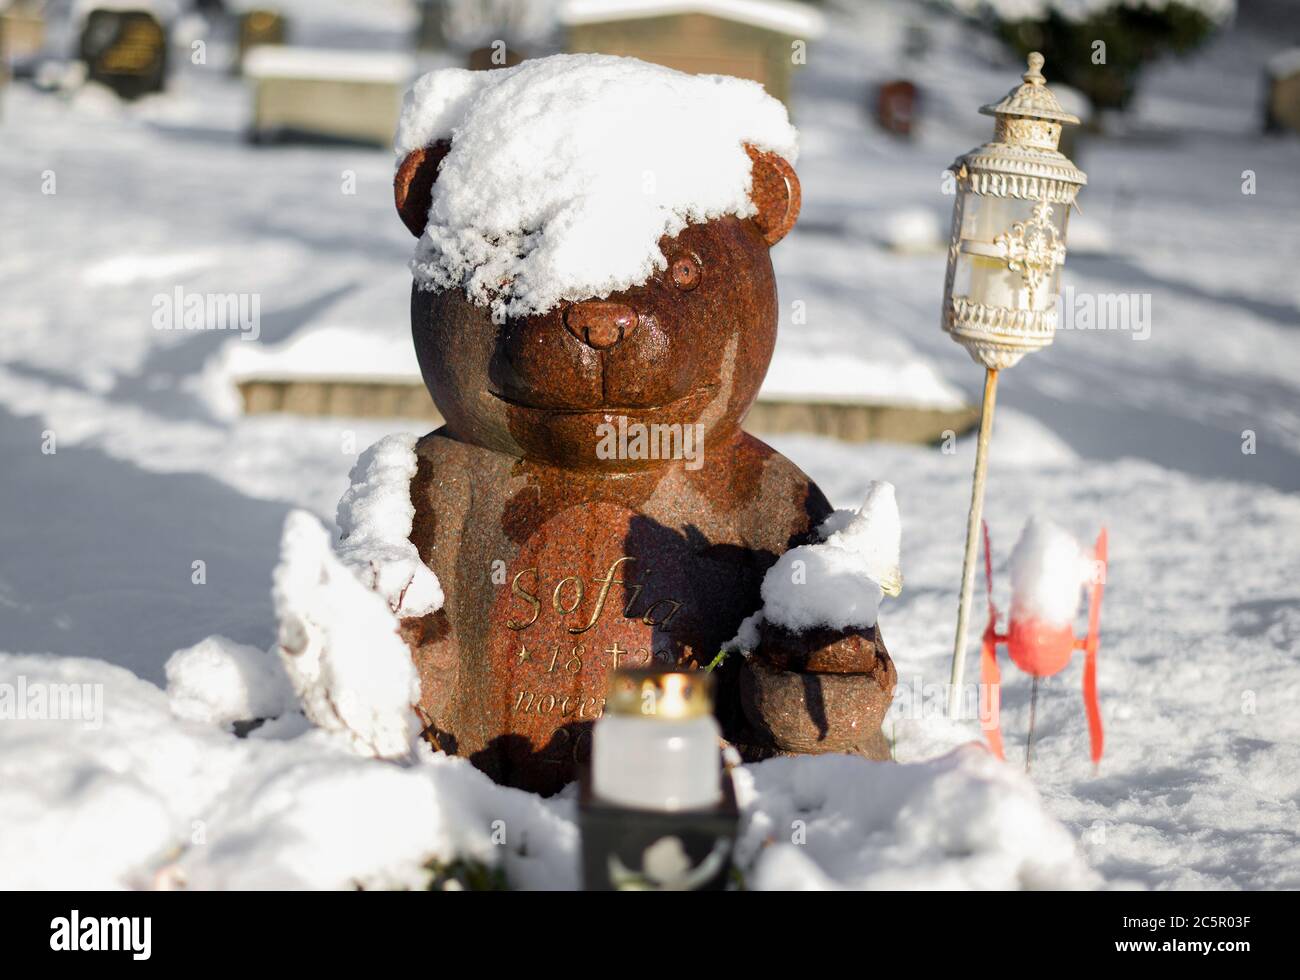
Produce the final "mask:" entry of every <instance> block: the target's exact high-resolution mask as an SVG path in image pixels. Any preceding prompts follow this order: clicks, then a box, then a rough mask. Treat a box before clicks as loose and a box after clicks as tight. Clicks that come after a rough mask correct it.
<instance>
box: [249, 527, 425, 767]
mask: <svg viewBox="0 0 1300 980" xmlns="http://www.w3.org/2000/svg"><path fill="white" fill-rule="evenodd" d="M272 597H273V598H274V600H275V611H276V616H277V618H278V620H279V623H280V628H279V643H280V656H281V658H282V660H283V662H284V666H285V670H286V672H287V673H288V675H289V678H290V680H291V681H292V682H293V686H294V690H296V691H297V693H298V697H299V700H301V702H302V707H303V711H304V712H305V713H306V715H307V717H308V718H310V719H311V720H312V721H313V722H315V723H316V724H317V725H318V726H320V727H321V728H324V729H326V730H327V731H331V732H336V733H339V734H341V735H342V736H343V737H344V739H345V740H346V741H347V742H348V744H349V745H350V746H351V748H352V749H353V750H354V751H356V752H358V753H359V754H364V755H372V756H376V757H379V758H397V757H404V756H407V755H409V753H410V751H411V743H412V742H413V741H414V740H415V738H416V737H417V736H418V734H419V732H420V728H421V726H420V724H419V721H418V719H417V718H416V715H415V712H414V710H413V708H412V706H413V705H414V704H416V703H417V702H418V701H419V700H420V681H419V677H418V676H417V674H416V672H415V666H414V664H413V663H412V662H411V654H410V650H409V649H408V648H407V646H406V643H405V642H404V641H403V640H402V638H401V637H400V636H399V635H398V632H397V619H396V617H395V616H394V615H393V611H392V609H390V608H389V605H388V602H387V601H385V599H384V598H383V597H382V596H381V595H379V594H377V593H375V592H372V591H371V590H370V589H368V588H367V587H366V586H365V585H363V584H362V583H361V582H359V581H358V580H357V578H356V577H355V576H354V575H353V574H352V572H351V571H350V570H349V569H348V568H347V566H345V565H344V564H343V563H342V562H341V561H339V559H338V558H337V557H335V555H334V552H333V551H332V550H331V549H330V541H329V535H328V534H327V533H326V531H325V528H324V527H323V526H322V525H321V523H320V521H318V520H317V519H316V518H314V517H312V516H311V515H310V514H308V513H307V512H306V511H293V512H292V513H290V514H289V516H288V518H287V519H286V520H285V523H284V537H283V539H282V541H281V545H280V564H279V565H278V566H276V569H275V574H274V587H273V589H272Z"/></svg>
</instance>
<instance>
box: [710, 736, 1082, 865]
mask: <svg viewBox="0 0 1300 980" xmlns="http://www.w3.org/2000/svg"><path fill="white" fill-rule="evenodd" d="M736 778H737V798H738V801H739V803H740V805H741V807H742V809H743V810H744V813H745V818H746V820H745V826H744V829H743V832H742V836H741V839H740V841H739V842H738V844H737V862H738V864H739V865H740V866H741V867H742V868H746V869H749V870H748V871H747V880H748V883H749V884H750V885H751V886H753V887H757V888H760V889H768V888H781V889H792V888H827V887H832V886H838V887H846V888H861V889H966V888H972V889H1021V888H1030V889H1039V888H1050V889H1061V888H1088V887H1095V886H1096V885H1098V884H1099V883H1100V880H1099V879H1098V877H1097V876H1096V875H1095V874H1094V873H1093V872H1092V871H1091V870H1090V869H1089V868H1088V866H1087V862H1086V861H1085V860H1084V858H1083V855H1082V853H1081V852H1080V851H1079V850H1078V848H1077V847H1076V846H1075V842H1074V839H1073V838H1072V837H1071V836H1070V834H1069V832H1068V831H1066V829H1065V828H1064V827H1063V826H1061V824H1060V823H1059V822H1058V821H1057V820H1056V819H1055V818H1054V817H1052V816H1051V815H1050V814H1049V813H1048V812H1047V809H1046V807H1045V806H1044V805H1043V801H1042V799H1041V797H1039V795H1038V793H1037V791H1036V790H1035V789H1034V786H1033V784H1032V783H1031V782H1030V781H1029V780H1028V779H1027V778H1026V777H1025V776H1024V775H1023V774H1022V773H1020V772H1018V771H1017V770H1016V769H1014V768H1013V767H1011V766H1008V765H1006V764H1004V763H1001V762H999V761H998V760H996V759H995V758H993V756H991V755H990V754H989V753H988V752H987V751H986V750H985V749H984V748H983V747H981V746H979V745H976V744H968V745H965V746H962V747H960V748H957V749H955V750H954V751H952V752H950V753H949V754H947V755H945V756H942V757H940V758H938V759H934V760H932V761H930V762H923V763H915V764H897V763H890V762H869V761H867V760H865V759H861V758H857V757H855V756H847V755H821V756H811V757H808V758H800V759H793V758H785V759H770V760H768V761H766V762H761V763H759V764H757V765H753V766H746V767H744V768H743V769H741V770H739V771H738V772H737V774H736ZM795 827H801V828H802V835H801V837H802V839H801V843H800V845H799V846H797V847H796V846H793V845H792V844H790V843H786V842H788V841H791V839H792V838H791V834H792V833H793V830H792V828H795ZM769 842H773V843H775V842H780V843H779V844H775V846H771V845H770V844H769Z"/></svg>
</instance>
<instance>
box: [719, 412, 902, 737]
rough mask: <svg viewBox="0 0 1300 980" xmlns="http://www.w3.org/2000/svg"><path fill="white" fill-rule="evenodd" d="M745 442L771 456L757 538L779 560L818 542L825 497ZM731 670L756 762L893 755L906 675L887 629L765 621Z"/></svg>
mask: <svg viewBox="0 0 1300 980" xmlns="http://www.w3.org/2000/svg"><path fill="white" fill-rule="evenodd" d="M744 438H745V439H746V440H748V445H746V446H745V452H746V453H747V454H751V453H752V454H759V455H762V456H764V457H765V458H764V461H763V472H762V480H761V484H760V486H761V490H760V493H759V494H758V496H757V499H756V506H755V507H754V508H753V509H752V510H751V513H750V514H749V515H748V517H749V520H750V527H749V528H748V529H747V530H748V531H749V533H748V534H747V537H748V538H749V539H750V540H751V541H752V542H753V543H754V544H755V545H757V546H759V547H761V548H763V549H764V550H769V549H770V551H771V553H773V554H774V555H776V556H778V557H779V556H780V555H781V554H782V553H784V552H785V551H787V550H789V549H790V548H792V547H796V546H798V545H800V544H806V543H809V542H812V541H814V540H816V528H817V526H818V525H819V524H820V523H821V522H822V521H823V520H825V519H826V517H827V516H829V515H830V513H831V511H832V508H831V505H830V503H829V502H828V501H827V499H826V496H825V494H823V493H822V491H821V489H820V488H819V487H818V486H817V484H816V483H814V482H813V481H812V480H811V479H809V477H808V476H807V475H806V474H805V473H804V472H803V471H802V470H800V469H799V467H797V466H795V465H794V463H792V462H790V461H789V460H788V459H786V458H785V457H784V456H782V455H781V454H780V453H778V452H776V450H774V449H772V448H771V447H770V446H767V445H766V444H765V443H763V442H761V441H760V440H758V439H754V438H753V437H752V436H748V435H746V436H745V437H744ZM733 659H734V658H733ZM728 673H729V674H730V675H731V676H730V678H729V680H730V681H731V683H730V684H729V685H728V686H729V687H730V688H731V689H732V690H733V691H734V692H735V697H737V699H738V700H739V706H740V708H741V711H742V713H743V717H744V723H743V726H742V728H743V730H741V731H738V732H736V735H737V736H738V737H737V738H736V739H735V741H737V742H738V743H740V744H741V745H742V746H743V748H742V754H744V755H746V756H747V757H749V758H763V757H765V756H769V755H777V754H788V753H823V752H853V753H857V754H861V755H865V756H867V757H869V758H874V759H887V758H889V746H888V743H887V742H886V741H885V739H884V736H883V735H882V734H881V731H880V724H881V721H882V720H883V718H884V715H885V712H886V711H887V710H888V708H889V704H890V701H891V700H892V698H893V692H894V687H895V685H896V683H897V680H898V676H897V673H896V671H895V669H894V665H893V661H892V660H891V659H890V657H889V652H888V651H887V650H886V649H885V645H884V641H883V639H882V638H881V635H880V629H879V626H873V627H871V628H870V629H859V630H829V629H823V630H811V631H807V632H803V633H790V632H788V631H786V630H784V629H782V628H780V627H777V626H774V625H772V624H768V623H765V624H764V625H763V627H762V629H761V634H760V642H759V645H758V649H757V650H755V651H753V652H752V653H751V654H750V655H749V656H748V657H746V658H744V659H743V661H741V662H739V663H737V664H736V665H735V666H733V668H732V670H731V671H728Z"/></svg>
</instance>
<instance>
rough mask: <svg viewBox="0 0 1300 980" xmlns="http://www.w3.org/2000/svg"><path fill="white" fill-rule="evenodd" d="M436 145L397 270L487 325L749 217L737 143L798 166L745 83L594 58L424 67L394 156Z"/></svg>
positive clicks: (776, 111) (644, 271) (588, 287)
mask: <svg viewBox="0 0 1300 980" xmlns="http://www.w3.org/2000/svg"><path fill="white" fill-rule="evenodd" d="M447 137H450V138H451V150H450V152H449V153H448V154H447V157H446V158H445V159H444V160H443V161H442V164H441V166H440V169H439V171H438V179H437V181H436V182H435V184H434V188H433V201H432V207H431V208H430V211H429V220H428V225H427V226H426V228H425V232H424V235H423V236H422V237H421V239H420V242H419V244H418V245H417V246H416V252H415V257H414V259H413V260H412V263H411V268H412V270H413V271H414V273H415V276H416V279H417V280H418V281H419V282H420V284H421V285H422V286H424V287H425V288H429V289H449V288H463V289H464V290H465V293H466V295H467V296H468V297H469V298H470V299H471V300H473V301H474V302H476V303H479V304H480V305H484V306H490V307H491V310H492V315H493V318H494V319H496V320H497V321H498V322H500V321H504V320H505V319H506V318H507V317H510V316H526V315H530V314H538V313H544V312H546V311H547V310H549V309H551V308H552V307H554V306H555V305H556V304H557V303H559V302H560V301H561V300H565V299H569V300H581V299H587V298H589V297H593V296H598V297H601V296H608V295H609V294H610V293H612V292H616V291H618V290H622V289H627V288H629V287H631V286H634V285H638V284H640V283H644V282H645V281H646V280H647V279H649V277H650V276H651V275H652V274H653V273H654V272H655V271H656V270H661V269H664V268H666V267H667V260H666V258H665V257H664V255H663V253H662V252H661V251H660V249H659V244H658V242H659V239H660V238H661V237H662V236H665V235H668V236H672V235H676V234H678V233H679V232H680V231H682V230H683V229H684V228H685V227H686V226H687V224H689V223H691V222H703V221H708V220H710V219H713V218H718V217H721V216H723V215H728V214H734V215H737V216H740V217H746V216H748V215H752V214H753V213H754V212H755V208H754V205H753V202H752V201H750V199H749V189H750V168H751V162H750V159H749V156H748V154H747V153H746V152H745V144H746V143H751V144H753V145H754V146H756V147H757V148H759V149H762V150H772V151H775V152H777V153H779V154H780V155H781V156H783V157H785V158H786V159H787V160H788V161H790V162H791V163H793V162H794V161H795V159H796V157H797V134H796V133H795V130H794V127H793V126H791V125H790V121H789V118H788V115H787V113H786V109H785V106H784V105H782V104H781V103H780V102H779V101H777V100H776V99H774V98H772V97H771V96H769V95H767V93H766V92H764V91H763V88H762V86H761V85H759V84H758V83H757V82H752V81H747V80H742V79H738V78H730V77H727V76H722V75H686V74H683V73H681V72H677V71H673V70H672V69H669V68H664V67H661V66H658V65H650V64H646V63H645V62H641V61H637V60H636V59H634V58H617V57H612V56H607V55H554V56H552V57H549V58H538V59H534V60H530V61H526V62H524V63H523V64H521V65H519V66H517V67H515V68H506V69H499V70H497V71H490V72H469V71H465V70H463V69H442V70H439V71H434V72H430V73H429V74H427V75H425V76H424V77H423V78H421V79H420V80H419V81H417V82H416V83H415V85H414V86H413V87H412V89H411V91H410V92H409V93H408V94H407V97H406V102H405V104H404V106H403V109H402V118H401V122H400V124H399V127H398V131H397V137H396V147H397V152H398V155H399V160H400V158H401V157H403V156H405V155H406V154H407V153H409V152H411V151H412V150H416V149H420V148H422V147H426V146H429V145H430V144H432V143H434V142H435V141H437V140H439V139H443V138H447Z"/></svg>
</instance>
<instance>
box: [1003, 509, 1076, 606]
mask: <svg viewBox="0 0 1300 980" xmlns="http://www.w3.org/2000/svg"><path fill="white" fill-rule="evenodd" d="M1091 571H1092V565H1091V561H1090V560H1089V558H1088V557H1087V556H1085V554H1084V552H1083V549H1082V548H1080V547H1079V542H1078V541H1076V540H1075V539H1074V537H1073V536H1072V535H1071V534H1070V533H1069V532H1068V531H1066V530H1065V529H1064V528H1062V527H1061V526H1060V525H1058V524H1055V523H1053V522H1052V521H1050V520H1047V519H1045V518H1041V517H1036V516H1035V517H1031V518H1030V519H1029V520H1028V521H1026V522H1025V527H1024V530H1023V531H1021V532H1020V540H1019V541H1017V542H1016V547H1015V549H1014V550H1013V551H1012V552H1011V615H1012V616H1013V617H1015V618H1017V619H1019V618H1020V617H1021V616H1025V617H1030V618H1034V619H1039V620H1042V621H1043V622H1046V623H1069V622H1072V621H1073V619H1074V616H1075V613H1077V612H1078V611H1079V593H1080V590H1081V589H1082V588H1083V583H1084V582H1085V581H1086V580H1087V578H1088V576H1089V574H1090V573H1091Z"/></svg>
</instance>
